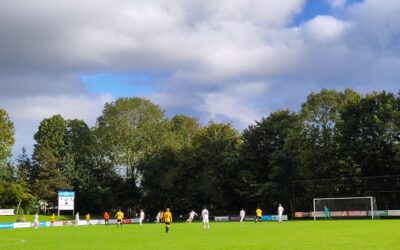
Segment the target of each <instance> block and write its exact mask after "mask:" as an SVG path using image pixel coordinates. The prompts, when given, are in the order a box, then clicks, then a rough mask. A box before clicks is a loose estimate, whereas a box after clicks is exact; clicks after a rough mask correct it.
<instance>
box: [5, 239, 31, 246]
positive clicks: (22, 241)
mask: <svg viewBox="0 0 400 250" xmlns="http://www.w3.org/2000/svg"><path fill="white" fill-rule="evenodd" d="M3 240H5V241H16V242H11V243H3V244H1V243H0V247H5V246H14V245H20V244H24V243H25V242H26V240H21V239H1V240H0V241H3Z"/></svg>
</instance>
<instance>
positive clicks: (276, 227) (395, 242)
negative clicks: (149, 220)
mask: <svg viewBox="0 0 400 250" xmlns="http://www.w3.org/2000/svg"><path fill="white" fill-rule="evenodd" d="M399 232H400V221H399V220H375V221H371V220H341V221H338V220H336V221H335V220H332V221H288V222H284V223H283V224H278V223H276V222H263V223H261V224H255V223H253V222H245V223H239V222H214V223H211V229H210V230H203V229H202V225H201V224H200V223H192V224H185V223H175V224H173V225H172V226H171V230H170V232H169V233H168V234H166V233H165V231H164V225H163V224H144V225H143V226H142V227H140V226H139V225H137V224H132V225H123V228H122V229H121V228H117V227H116V225H110V226H109V227H106V226H104V225H92V226H80V227H77V228H75V227H72V226H66V227H52V228H50V227H48V228H39V229H38V230H34V229H32V228H28V229H4V230H1V231H0V249H10V250H12V249H30V250H32V249H163V250H165V249H207V250H211V249H308V250H309V249H352V250H355V249H379V250H381V249H400V237H399Z"/></svg>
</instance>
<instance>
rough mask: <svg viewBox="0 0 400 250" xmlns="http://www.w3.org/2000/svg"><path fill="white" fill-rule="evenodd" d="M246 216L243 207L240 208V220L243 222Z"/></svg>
mask: <svg viewBox="0 0 400 250" xmlns="http://www.w3.org/2000/svg"><path fill="white" fill-rule="evenodd" d="M245 216H246V212H245V211H244V209H243V208H242V210H240V222H243V220H244V217H245Z"/></svg>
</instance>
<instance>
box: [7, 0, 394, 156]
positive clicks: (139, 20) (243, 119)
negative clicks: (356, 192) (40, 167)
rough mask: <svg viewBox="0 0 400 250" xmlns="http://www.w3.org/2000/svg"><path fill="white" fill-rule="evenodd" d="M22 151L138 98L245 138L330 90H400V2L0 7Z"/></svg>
mask: <svg viewBox="0 0 400 250" xmlns="http://www.w3.org/2000/svg"><path fill="white" fill-rule="evenodd" d="M0 5H1V8H0V34H1V35H0V108H3V109H5V110H6V111H7V113H8V114H9V116H10V118H11V120H12V121H13V122H14V125H15V138H16V143H15V146H14V148H13V154H14V157H15V155H17V154H19V153H20V152H21V149H22V147H26V148H27V150H28V152H32V148H33V144H34V143H35V142H34V140H33V135H34V133H35V132H36V131H37V128H38V125H39V123H40V121H42V120H43V119H44V118H48V117H51V116H53V115H55V114H61V115H62V116H63V117H64V118H65V119H75V118H77V119H83V120H85V121H86V123H88V124H89V125H90V126H93V125H95V123H96V118H97V117H98V116H100V115H101V112H102V109H103V107H104V104H105V103H107V102H112V101H114V100H116V99H117V98H119V97H133V96H139V97H144V98H148V99H149V100H151V101H152V102H154V103H156V104H158V105H159V106H160V107H161V108H162V109H163V110H164V111H165V114H166V115H167V116H168V117H172V116H173V115H175V114H185V115H188V116H195V117H197V118H199V119H200V120H201V122H202V123H203V124H204V123H207V121H208V120H210V119H213V120H215V121H218V122H231V123H232V124H233V125H234V127H235V128H237V129H238V130H243V129H244V128H246V127H247V126H248V125H249V124H254V122H255V121H257V120H261V118H262V117H266V116H268V114H270V113H271V112H274V111H276V110H278V109H291V110H297V109H298V108H299V107H300V105H301V103H302V102H304V100H305V98H306V97H307V95H308V94H309V93H310V92H312V91H315V92H318V91H320V90H321V89H322V88H328V89H336V90H344V89H345V88H352V89H354V90H356V91H358V92H360V93H362V94H365V93H368V92H372V91H382V90H385V91H389V92H393V93H397V92H398V91H399V89H400V88H399V86H400V85H399V83H400V81H399V80H400V74H399V72H400V43H399V41H400V15H398V13H400V1H398V0H252V1H249V0H215V1H203V0H135V1H132V0H114V1H106V0H85V1H80V0H60V1H53V0H13V1H7V0H0Z"/></svg>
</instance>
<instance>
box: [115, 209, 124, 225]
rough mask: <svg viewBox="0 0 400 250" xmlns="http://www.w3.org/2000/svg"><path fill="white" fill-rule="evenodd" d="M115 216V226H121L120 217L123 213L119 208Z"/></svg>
mask: <svg viewBox="0 0 400 250" xmlns="http://www.w3.org/2000/svg"><path fill="white" fill-rule="evenodd" d="M115 217H116V218H117V228H118V227H119V226H120V227H121V228H122V218H123V217H124V214H123V213H122V211H121V209H119V210H118V212H117V214H115Z"/></svg>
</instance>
